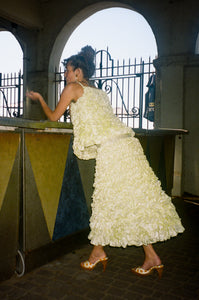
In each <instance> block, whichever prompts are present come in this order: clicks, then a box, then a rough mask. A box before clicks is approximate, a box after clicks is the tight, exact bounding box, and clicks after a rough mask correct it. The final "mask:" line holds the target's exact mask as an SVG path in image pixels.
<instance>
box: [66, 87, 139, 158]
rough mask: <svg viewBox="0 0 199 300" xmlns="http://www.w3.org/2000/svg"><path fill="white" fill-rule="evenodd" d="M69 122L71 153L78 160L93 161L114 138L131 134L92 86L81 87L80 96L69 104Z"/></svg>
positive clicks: (108, 102)
mask: <svg viewBox="0 0 199 300" xmlns="http://www.w3.org/2000/svg"><path fill="white" fill-rule="evenodd" d="M71 121H72V123H73V130H74V142H73V150H74V153H75V155H77V157H79V158H80V159H92V158H96V155H97V148H98V146H99V145H100V144H102V143H103V142H105V141H106V140H108V139H111V138H112V137H113V136H115V135H122V134H130V135H132V136H133V135H134V132H133V131H132V129H131V128H129V127H127V126H126V125H125V124H123V123H122V122H121V121H120V120H119V118H117V117H116V116H115V115H114V113H113V109H112V107H111V105H110V101H109V98H108V96H107V94H106V93H105V92H104V91H102V90H99V89H96V88H92V87H84V93H83V96H82V97H80V98H79V99H78V101H77V102H72V103H71Z"/></svg>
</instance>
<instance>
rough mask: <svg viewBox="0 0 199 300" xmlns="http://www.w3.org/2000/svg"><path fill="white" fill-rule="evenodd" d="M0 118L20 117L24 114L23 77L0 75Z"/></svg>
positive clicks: (19, 74) (19, 75)
mask: <svg viewBox="0 0 199 300" xmlns="http://www.w3.org/2000/svg"><path fill="white" fill-rule="evenodd" d="M0 74H1V76H0V92H1V94H0V95H2V97H1V96H0V116H2V117H20V116H21V115H22V113H23V95H22V93H21V88H22V79H23V75H21V72H19V73H18V75H16V74H14V75H13V74H7V75H5V74H4V75H3V76H2V73H0Z"/></svg>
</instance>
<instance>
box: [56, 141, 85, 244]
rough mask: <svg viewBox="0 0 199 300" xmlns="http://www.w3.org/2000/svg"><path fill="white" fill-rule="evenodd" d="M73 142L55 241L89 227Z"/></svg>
mask: <svg viewBox="0 0 199 300" xmlns="http://www.w3.org/2000/svg"><path fill="white" fill-rule="evenodd" d="M72 142H73V141H72V138H71V141H70V146H69V150H68V157H67V161H66V167H65V172H64V178H63V183H62V190H61V194H60V200H59V205H58V210H57V216H56V222H55V228H54V233H53V240H54V241H55V240H57V239H59V238H62V237H65V236H67V235H69V234H72V233H75V232H77V231H79V230H81V229H85V228H87V227H88V226H89V214H88V209H87V206H86V200H85V196H84V191H83V187H82V182H81V177H80V172H79V168H78V164H77V159H76V156H75V155H74V154H73V149H72Z"/></svg>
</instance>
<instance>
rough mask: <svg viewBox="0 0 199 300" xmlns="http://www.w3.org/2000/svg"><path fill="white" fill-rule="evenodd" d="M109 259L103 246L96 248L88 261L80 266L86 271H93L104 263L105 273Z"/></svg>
mask: <svg viewBox="0 0 199 300" xmlns="http://www.w3.org/2000/svg"><path fill="white" fill-rule="evenodd" d="M107 261H108V257H107V256H106V253H105V251H104V249H103V247H102V246H94V248H93V250H92V252H91V254H90V257H89V259H88V260H86V261H84V262H81V264H80V266H81V267H82V268H83V269H85V270H93V269H94V268H95V266H96V265H97V264H98V263H102V265H103V271H105V269H106V266H107Z"/></svg>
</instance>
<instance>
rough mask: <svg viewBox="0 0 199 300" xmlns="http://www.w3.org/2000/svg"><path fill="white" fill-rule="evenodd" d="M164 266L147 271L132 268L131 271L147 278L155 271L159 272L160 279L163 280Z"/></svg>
mask: <svg viewBox="0 0 199 300" xmlns="http://www.w3.org/2000/svg"><path fill="white" fill-rule="evenodd" d="M163 268H164V265H158V266H153V267H151V268H150V269H148V270H145V269H143V268H141V267H137V268H132V269H131V271H132V272H133V273H134V274H136V275H138V276H147V275H150V274H151V273H152V272H153V271H154V270H156V271H157V272H158V276H159V279H160V278H162V272H163Z"/></svg>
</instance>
